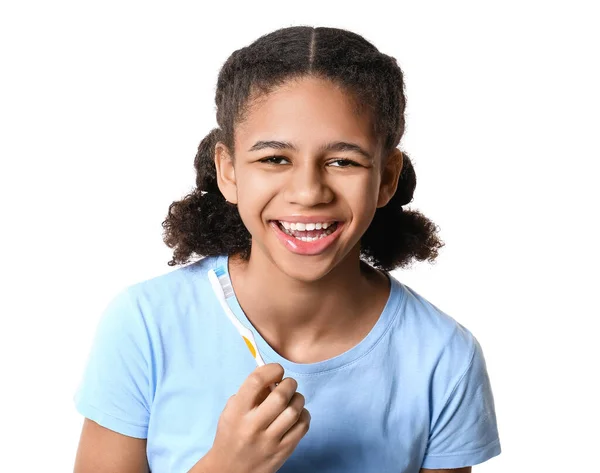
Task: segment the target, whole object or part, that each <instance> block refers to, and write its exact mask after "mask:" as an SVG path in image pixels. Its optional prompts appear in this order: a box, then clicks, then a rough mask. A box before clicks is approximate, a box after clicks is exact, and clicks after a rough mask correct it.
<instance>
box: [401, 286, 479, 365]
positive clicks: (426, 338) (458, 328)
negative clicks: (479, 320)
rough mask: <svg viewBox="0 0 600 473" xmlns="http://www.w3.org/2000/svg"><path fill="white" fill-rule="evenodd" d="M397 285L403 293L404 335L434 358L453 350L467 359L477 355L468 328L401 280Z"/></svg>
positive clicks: (402, 331) (473, 338)
mask: <svg viewBox="0 0 600 473" xmlns="http://www.w3.org/2000/svg"><path fill="white" fill-rule="evenodd" d="M396 284H397V285H398V286H399V287H400V289H401V292H402V303H401V305H400V307H401V316H400V317H399V318H398V328H399V329H401V333H402V334H403V338H405V339H406V340H410V342H411V345H413V346H417V347H418V348H419V351H420V352H421V353H423V352H427V353H429V354H430V355H431V356H432V357H433V358H438V357H439V355H440V354H441V353H442V352H452V353H454V354H455V355H457V356H459V357H461V358H462V359H463V360H465V359H468V358H470V357H471V356H472V355H473V352H474V350H475V344H476V339H475V337H474V335H473V334H472V333H471V331H470V330H469V329H468V328H466V327H465V326H463V325H462V324H460V323H459V322H458V321H457V320H456V319H455V318H454V317H452V316H451V315H449V314H448V313H446V312H445V311H444V310H442V309H440V308H439V307H438V306H436V305H435V304H434V303H432V302H431V301H430V300H429V299H427V298H425V297H424V296H422V295H421V294H419V293H418V292H417V291H415V290H414V289H412V288H411V287H409V286H407V285H406V284H403V283H401V282H400V281H398V280H397V279H396Z"/></svg>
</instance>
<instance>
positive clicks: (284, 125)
mask: <svg viewBox="0 0 600 473" xmlns="http://www.w3.org/2000/svg"><path fill="white" fill-rule="evenodd" d="M370 124H371V123H370V119H369V117H368V116H366V114H365V115H363V116H357V114H356V111H355V107H354V104H353V102H352V101H351V100H350V99H349V97H348V96H347V95H346V94H345V93H344V91H343V90H342V89H341V88H339V87H337V86H335V85H334V84H332V83H331V82H329V81H326V80H323V79H316V78H308V77H305V78H301V79H297V80H294V81H289V82H286V83H285V84H284V85H283V86H282V87H280V88H279V89H277V90H275V91H273V92H271V93H270V94H269V95H267V96H266V97H261V98H259V99H258V100H255V101H254V102H253V103H252V105H251V107H250V108H249V110H248V113H247V115H246V118H245V120H244V122H243V123H240V124H239V125H238V126H237V127H236V129H235V164H233V163H232V160H231V155H230V154H229V153H228V150H227V148H226V147H225V146H224V145H222V144H221V143H219V144H218V145H217V147H216V150H215V165H216V167H217V180H218V185H219V188H220V190H221V192H222V193H223V195H224V196H225V198H226V199H227V200H228V201H229V202H232V203H236V204H237V205H238V210H239V213H240V216H241V218H242V221H243V222H244V224H245V226H246V228H247V229H248V231H249V232H250V234H251V235H252V257H251V258H254V257H255V256H256V255H255V252H257V251H258V252H261V253H262V254H264V255H266V257H267V259H268V260H270V261H271V262H272V263H273V264H274V265H275V266H277V267H279V268H280V269H281V270H283V271H284V272H285V273H286V274H288V275H290V276H292V277H294V278H297V279H301V280H305V281H309V280H316V279H319V278H321V277H323V276H324V275H326V274H327V273H328V272H329V271H330V270H331V269H333V268H334V267H335V266H337V265H338V264H339V263H340V262H341V261H342V260H344V259H345V258H346V257H347V256H348V255H349V254H350V253H351V252H354V253H355V256H356V258H357V259H358V255H359V254H360V238H361V236H362V235H363V234H364V232H365V231H366V230H367V228H368V227H369V225H370V223H371V221H372V219H373V216H374V214H375V210H376V209H377V207H382V206H384V205H385V204H386V203H387V202H388V201H389V199H390V198H391V196H392V195H393V194H394V192H395V190H396V186H397V183H398V176H399V173H400V169H401V164H402V155H401V153H399V152H395V153H393V154H392V155H391V156H390V159H389V160H388V163H387V165H386V166H385V168H384V169H382V166H381V165H382V163H381V156H380V148H379V143H378V142H377V139H376V138H375V136H373V135H372V133H371V131H370ZM336 143H337V144H338V145H337V147H334V148H333V149H327V148H326V146H327V145H332V144H336ZM340 143H346V144H347V145H341V144H340ZM301 217H317V219H318V220H319V221H331V220H335V221H337V222H339V224H338V229H337V230H336V232H335V235H337V237H335V235H332V237H334V238H331V237H330V238H329V240H333V241H331V243H329V244H328V245H326V247H325V248H321V247H322V246H323V244H320V246H317V245H311V244H308V245H307V244H305V245H302V242H299V243H298V242H297V241H296V242H297V243H298V244H297V245H296V248H294V244H291V245H290V244H289V242H288V243H286V242H285V240H286V238H283V237H282V236H283V235H282V233H278V232H279V231H280V230H278V229H277V225H278V223H277V222H278V221H281V220H286V221H288V222H289V223H291V222H301V221H302V220H301ZM289 238H291V237H289ZM289 238H288V240H289ZM301 246H304V249H302V248H300V249H299V247H301ZM307 248H308V249H307ZM311 248H313V249H312V250H311ZM315 248H316V250H315ZM261 259H262V258H261Z"/></svg>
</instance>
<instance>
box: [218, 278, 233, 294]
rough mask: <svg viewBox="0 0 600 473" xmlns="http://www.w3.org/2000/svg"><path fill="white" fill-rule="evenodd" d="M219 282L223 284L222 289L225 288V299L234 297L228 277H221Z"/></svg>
mask: <svg viewBox="0 0 600 473" xmlns="http://www.w3.org/2000/svg"><path fill="white" fill-rule="evenodd" d="M219 282H220V283H221V287H222V288H223V294H224V295H225V299H227V298H228V297H230V296H233V287H232V286H231V281H230V280H229V278H228V277H227V275H223V276H220V277H219Z"/></svg>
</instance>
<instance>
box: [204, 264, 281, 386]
mask: <svg viewBox="0 0 600 473" xmlns="http://www.w3.org/2000/svg"><path fill="white" fill-rule="evenodd" d="M208 280H209V281H210V284H211V285H212V288H213V291H214V293H215V295H216V296H217V299H219V302H220V303H221V307H222V308H223V310H224V311H225V314H226V315H227V317H228V318H229V320H230V321H231V323H232V324H233V325H235V328H237V330H238V332H239V333H240V335H241V336H242V338H243V339H244V342H246V346H247V347H248V350H250V353H251V354H252V356H253V357H254V360H255V361H256V364H257V365H258V366H264V365H265V362H264V360H263V359H262V357H261V356H260V352H259V351H258V345H257V344H256V341H255V340H254V335H253V334H252V331H251V330H250V329H248V328H247V327H244V325H243V324H242V323H241V322H240V321H239V320H238V318H237V317H236V316H235V315H234V314H233V312H232V311H231V308H230V307H229V305H228V304H227V299H228V298H230V297H233V296H234V292H233V286H232V285H231V280H230V279H229V276H227V272H226V271H225V269H224V268H223V267H222V266H219V267H218V268H216V269H211V270H209V271H208ZM278 384H279V383H275V384H271V385H270V388H271V391H273V389H275V387H277V385H278Z"/></svg>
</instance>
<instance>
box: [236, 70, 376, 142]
mask: <svg viewBox="0 0 600 473" xmlns="http://www.w3.org/2000/svg"><path fill="white" fill-rule="evenodd" d="M235 135H236V136H235V143H236V149H237V150H241V151H244V150H245V149H244V147H245V146H246V145H247V144H248V143H249V142H250V141H252V142H254V141H256V140H262V139H264V140H266V139H282V140H285V141H292V142H295V143H297V144H298V146H300V147H307V148H310V147H312V146H313V145H314V146H319V145H320V144H322V143H323V142H331V141H337V140H343V141H354V142H358V143H360V144H361V145H363V146H365V147H366V148H368V149H369V150H370V151H372V152H375V150H376V140H375V137H374V134H373V132H372V129H371V119H370V116H369V114H368V113H366V112H362V113H359V109H358V107H357V103H356V101H355V100H354V97H352V95H350V94H349V93H348V92H347V91H345V90H344V89H343V88H342V87H341V86H338V85H337V84H334V83H332V82H331V81H328V80H326V79H320V78H314V77H302V78H299V79H293V80H289V81H287V82H286V83H284V84H283V85H282V86H279V87H277V88H276V89H274V90H273V91H271V92H269V93H268V94H266V95H262V96H259V97H255V98H254V99H252V100H251V102H250V104H249V106H248V109H247V113H246V114H245V117H244V120H243V122H241V123H239V124H238V125H237V126H236V131H235ZM247 148H248V147H246V149H247Z"/></svg>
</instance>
